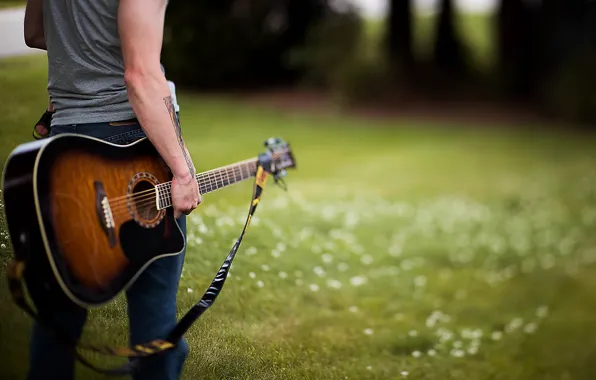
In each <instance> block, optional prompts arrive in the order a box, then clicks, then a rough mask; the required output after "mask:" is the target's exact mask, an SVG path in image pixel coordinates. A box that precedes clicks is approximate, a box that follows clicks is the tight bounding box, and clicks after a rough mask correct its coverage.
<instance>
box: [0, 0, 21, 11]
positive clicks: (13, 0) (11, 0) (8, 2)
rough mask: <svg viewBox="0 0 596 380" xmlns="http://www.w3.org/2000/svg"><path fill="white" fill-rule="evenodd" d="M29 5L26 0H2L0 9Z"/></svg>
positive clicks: (0, 0)
mask: <svg viewBox="0 0 596 380" xmlns="http://www.w3.org/2000/svg"><path fill="white" fill-rule="evenodd" d="M25 5H27V2H26V1H22V0H0V10H1V9H9V8H19V7H24V6H25Z"/></svg>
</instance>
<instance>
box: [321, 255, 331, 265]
mask: <svg viewBox="0 0 596 380" xmlns="http://www.w3.org/2000/svg"><path fill="white" fill-rule="evenodd" d="M322 259H323V262H324V263H330V262H332V261H333V256H332V255H330V254H328V253H325V254H324V255H323V256H322Z"/></svg>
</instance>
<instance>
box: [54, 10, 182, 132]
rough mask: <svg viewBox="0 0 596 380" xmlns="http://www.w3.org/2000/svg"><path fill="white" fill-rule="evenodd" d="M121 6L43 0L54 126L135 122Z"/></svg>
mask: <svg viewBox="0 0 596 380" xmlns="http://www.w3.org/2000/svg"><path fill="white" fill-rule="evenodd" d="M118 5H119V1H118V0H92V1H90V0H44V4H43V7H44V8H43V14H44V18H43V19H44V33H45V39H46V46H47V52H48V62H49V64H48V92H49V94H50V99H51V101H52V104H53V105H54V107H55V108H56V113H55V114H54V116H53V117H52V125H53V126H54V125H64V124H80V123H97V122H107V121H118V120H126V119H130V118H134V117H135V113H134V111H133V109H132V107H131V105H130V104H129V102H128V95H127V91H126V85H125V83H124V60H123V58H122V50H121V46H120V38H119V34H118V19H117V18H118ZM162 70H163V66H162ZM173 95H175V94H173Z"/></svg>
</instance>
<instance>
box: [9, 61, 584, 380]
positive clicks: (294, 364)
mask: <svg viewBox="0 0 596 380" xmlns="http://www.w3.org/2000/svg"><path fill="white" fill-rule="evenodd" d="M45 73H46V67H45V59H44V58H43V56H35V57H27V58H17V59H9V60H5V61H1V62H0V88H2V89H3V91H2V93H1V94H0V97H1V101H0V134H1V137H0V157H1V158H0V163H3V162H4V160H5V158H6V156H7V155H8V153H9V151H10V150H11V149H12V148H13V147H14V146H16V144H18V143H23V142H26V141H29V140H30V138H31V133H30V132H31V126H32V124H33V123H34V122H35V121H36V120H37V118H38V117H39V115H40V114H41V112H42V111H43V109H44V107H45V104H46V96H45V79H46V77H45V75H46V74H45ZM178 97H179V101H180V103H181V110H182V115H181V117H182V123H183V129H184V134H185V138H186V140H187V143H188V145H189V148H190V150H191V153H192V155H193V157H194V160H195V163H196V165H197V166H198V168H199V169H200V170H208V169H211V168H214V167H217V166H220V165H225V164H228V163H231V162H235V161H239V160H242V159H245V158H248V157H252V156H255V155H257V154H258V153H260V152H261V151H262V149H263V148H262V142H263V141H264V140H265V139H266V138H268V137H270V136H281V137H283V138H284V139H286V140H287V141H289V142H290V143H291V144H292V147H293V149H294V152H295V155H296V159H297V162H298V168H297V170H295V171H291V172H290V175H289V178H287V184H288V186H289V190H288V192H283V191H282V190H280V189H277V188H276V187H274V186H273V184H272V183H270V184H269V185H268V186H267V188H266V189H265V193H264V196H263V199H262V202H261V205H260V206H259V209H258V210H257V213H256V219H255V220H254V222H253V224H252V225H251V228H250V229H249V231H248V234H247V235H246V237H245V240H244V242H243V245H242V247H241V249H240V251H239V254H238V256H237V259H236V261H235V262H234V266H233V270H232V275H231V277H230V279H229V281H228V282H227V284H226V286H225V288H224V290H223V292H222V294H221V295H220V297H219V299H218V300H217V302H216V303H215V304H214V306H213V307H212V308H211V309H210V310H209V311H208V312H207V313H206V314H205V315H204V316H203V318H202V319H201V320H200V321H199V322H198V323H197V324H196V325H195V326H194V327H193V328H192V329H191V330H190V331H189V332H188V334H187V339H188V341H189V345H190V349H191V351H190V356H189V358H188V361H187V364H186V367H185V375H184V378H185V379H222V378H226V379H401V378H407V379H440V380H445V379H462V378H464V379H507V380H510V379H553V380H554V379H574V380H580V379H586V380H587V379H594V378H595V377H596V367H594V366H593V365H590V364H589V363H590V361H591V360H594V359H596V300H595V298H594V296H593V294H594V292H595V291H596V266H595V265H594V262H595V261H596V236H595V235H594V230H595V228H596V188H595V186H594V184H595V183H596V151H595V150H594V149H593V147H594V146H596V145H595V143H596V141H594V140H595V139H594V138H591V137H585V136H572V135H567V134H564V133H562V132H559V133H556V132H554V131H550V132H547V131H546V130H545V131H540V132H539V127H540V126H539V125H536V126H532V127H533V128H531V129H524V128H522V126H519V125H501V126H497V127H496V128H487V127H486V126H482V125H480V126H478V128H475V127H474V126H472V128H470V127H466V128H463V127H460V126H458V125H453V124H452V125H449V124H447V123H434V124H433V123H423V122H420V121H415V120H398V119H385V120H368V119H356V118H350V117H348V116H346V115H342V114H341V113H339V112H338V113H329V114H325V115H322V114H309V113H306V112H304V113H301V114H296V113H295V114H292V115H290V114H288V113H284V112H281V111H277V110H274V109H268V108H266V107H259V108H257V107H256V106H250V105H247V104H246V103H242V102H240V101H237V100H234V99H232V98H226V97H223V96H222V97H218V98H207V97H199V96H195V95H191V94H186V93H182V94H179V96H178ZM0 166H1V165H0ZM251 185H252V184H251V183H250V182H244V183H242V184H238V185H235V186H234V187H231V188H228V189H225V190H221V191H219V192H216V193H213V194H210V195H208V196H205V197H204V203H203V205H202V206H201V207H200V208H199V209H198V210H197V211H196V212H195V213H194V214H193V215H192V217H191V220H190V222H189V252H188V256H187V261H186V264H185V268H184V273H183V278H182V280H181V286H180V293H179V305H180V314H181V315H182V314H183V313H184V312H186V311H187V310H188V308H189V307H190V306H191V305H192V304H193V303H194V302H196V301H197V300H198V299H199V297H200V296H201V295H202V293H203V291H204V290H205V288H206V287H207V286H208V284H209V282H210V281H211V279H212V278H213V276H214V275H215V273H216V271H217V269H218V268H219V266H220V264H221V262H222V261H223V259H224V257H225V255H226V254H227V252H228V250H229V248H230V247H231V244H232V242H233V241H234V239H235V238H236V237H237V234H238V233H239V232H240V229H241V226H242V223H243V221H244V218H245V216H246V215H245V213H246V210H247V207H248V201H249V200H250V195H251ZM0 233H1V234H2V236H0V238H1V239H6V234H5V232H4V231H2V232H0ZM1 247H2V248H1V249H2V252H1V255H2V258H3V260H2V262H3V263H5V262H6V259H7V258H8V257H9V256H10V252H9V251H8V248H7V247H6V246H5V245H2V246H1ZM3 268H4V266H3ZM2 271H4V269H2ZM124 302H125V301H124V299H123V298H118V299H117V300H116V301H115V302H113V303H111V304H109V305H108V306H106V307H103V308H101V309H98V310H94V311H93V312H92V313H91V317H90V319H89V323H88V325H87V329H86V331H85V336H84V340H85V341H86V342H95V343H103V344H122V343H125V342H126V341H125V338H123V337H125V336H126V331H127V320H126V315H125V307H124V305H125V304H124ZM0 303H1V304H2V305H3V306H2V313H3V315H2V318H0V334H1V335H0V337H1V338H2V345H1V346H0V357H1V358H2V363H3V365H2V366H0V378H3V379H4V378H6V379H13V378H23V376H24V373H25V371H26V358H27V355H28V354H27V332H28V328H29V326H30V321H29V319H28V318H27V317H26V316H24V314H23V313H21V312H20V311H18V309H17V308H16V306H14V305H13V304H12V303H11V301H10V297H9V295H8V292H7V286H6V281H5V280H4V278H3V277H2V279H1V280H0ZM94 359H95V360H96V362H99V363H101V364H103V365H113V364H116V362H114V361H112V360H106V359H103V358H102V359H99V358H94ZM80 378H81V379H93V378H100V377H97V376H94V374H93V373H91V372H89V371H88V370H86V369H81V372H80Z"/></svg>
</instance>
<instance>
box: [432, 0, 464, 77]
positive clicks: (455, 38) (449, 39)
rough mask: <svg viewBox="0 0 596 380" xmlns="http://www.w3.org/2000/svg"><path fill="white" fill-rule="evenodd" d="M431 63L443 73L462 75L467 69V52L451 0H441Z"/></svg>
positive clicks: (454, 75)
mask: <svg viewBox="0 0 596 380" xmlns="http://www.w3.org/2000/svg"><path fill="white" fill-rule="evenodd" d="M433 64H434V66H435V67H436V68H438V69H439V71H440V72H441V73H443V74H446V75H449V76H453V77H460V78H461V77H463V76H464V75H465V74H466V73H467V70H468V67H467V66H468V65H467V53H466V49H465V46H464V45H463V43H462V41H461V38H460V36H459V34H458V32H457V28H456V26H455V12H454V9H453V1H452V0H442V1H441V11H440V13H439V17H438V20H437V27H436V29H435V38H434V46H433Z"/></svg>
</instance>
